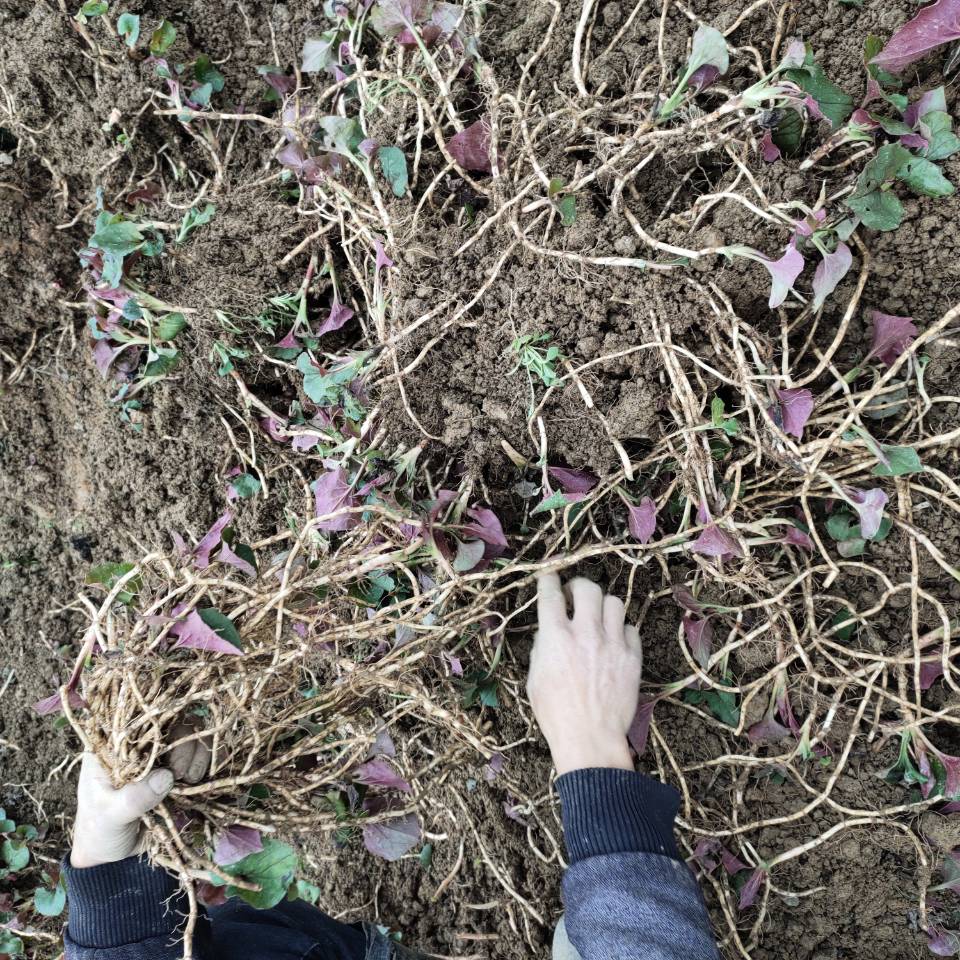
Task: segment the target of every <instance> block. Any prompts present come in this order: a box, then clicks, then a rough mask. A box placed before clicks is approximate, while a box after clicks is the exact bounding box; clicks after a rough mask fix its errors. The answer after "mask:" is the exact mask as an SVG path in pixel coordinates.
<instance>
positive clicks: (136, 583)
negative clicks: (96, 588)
mask: <svg viewBox="0 0 960 960" xmlns="http://www.w3.org/2000/svg"><path fill="white" fill-rule="evenodd" d="M133 567H134V564H132V563H101V564H100V565H99V566H96V567H91V569H90V571H89V573H87V583H99V584H102V585H103V586H104V587H106V588H107V590H112V589H113V588H114V587H115V586H116V584H117V581H118V580H119V579H120V578H121V577H122V576H124V575H125V574H127V573H129V572H130V571H131V570H132V569H133ZM142 587H143V580H142V579H141V577H140V575H139V574H138V575H137V576H135V577H131V578H130V579H129V580H128V581H127V582H126V583H125V584H124V585H123V590H121V591H120V593H118V594H117V599H118V600H119V601H120V603H122V604H125V605H127V606H129V605H130V602H131V601H132V600H133V598H134V597H135V596H136V595H137V594H138V593H139V592H140V590H141V588H142Z"/></svg>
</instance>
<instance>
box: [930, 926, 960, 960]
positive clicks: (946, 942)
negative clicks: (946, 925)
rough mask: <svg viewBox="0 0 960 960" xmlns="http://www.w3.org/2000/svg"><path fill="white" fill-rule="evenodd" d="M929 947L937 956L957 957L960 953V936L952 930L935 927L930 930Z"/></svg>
mask: <svg viewBox="0 0 960 960" xmlns="http://www.w3.org/2000/svg"><path fill="white" fill-rule="evenodd" d="M929 937H930V939H929V940H928V941H927V949H928V950H929V951H930V952H931V953H932V954H933V955H934V956H935V957H955V956H956V955H957V954H958V953H960V936H957V934H956V933H954V932H953V931H952V930H942V929H938V928H936V927H934V928H933V929H931V930H930V932H929Z"/></svg>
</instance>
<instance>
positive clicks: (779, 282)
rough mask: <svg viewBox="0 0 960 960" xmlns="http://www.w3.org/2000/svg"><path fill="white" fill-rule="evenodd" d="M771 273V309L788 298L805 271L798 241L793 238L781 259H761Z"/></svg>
mask: <svg viewBox="0 0 960 960" xmlns="http://www.w3.org/2000/svg"><path fill="white" fill-rule="evenodd" d="M760 262H761V263H762V264H763V265H764V266H765V267H766V268H767V270H768V272H769V273H770V277H771V279H772V281H773V282H772V284H771V286H770V303H769V306H770V309H771V310H773V309H776V308H777V307H779V306H780V304H782V303H783V301H784V300H786V299H787V294H788V293H789V292H790V291H791V290H792V289H793V284H794V281H795V280H796V279H797V277H799V276H800V274H801V273H802V272H803V267H804V260H803V254H802V253H800V251H799V250H798V249H797V246H796V242H795V241H794V240H791V241H790V243H788V244H787V249H786V250H785V251H784V254H783V256H782V257H781V258H780V259H779V260H768V259H766V258H764V259H763V260H761V261H760Z"/></svg>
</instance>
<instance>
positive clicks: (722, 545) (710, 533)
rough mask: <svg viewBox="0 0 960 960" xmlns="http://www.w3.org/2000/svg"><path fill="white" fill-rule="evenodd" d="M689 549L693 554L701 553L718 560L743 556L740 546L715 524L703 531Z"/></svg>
mask: <svg viewBox="0 0 960 960" xmlns="http://www.w3.org/2000/svg"><path fill="white" fill-rule="evenodd" d="M690 549H691V550H692V551H693V552H694V553H701V554H703V555H704V556H705V557H717V558H719V559H720V560H727V559H729V558H730V557H742V556H743V548H742V547H741V546H740V544H739V543H737V541H736V540H734V539H733V537H731V536H730V534H729V533H726V532H725V531H723V530H721V529H720V528H719V527H718V526H717V525H716V524H715V523H711V524H709V526H707V527H706V528H705V529H704V530H703V532H702V533H701V534H700V536H699V537H697V539H696V540H694V542H693V543H692V544H690Z"/></svg>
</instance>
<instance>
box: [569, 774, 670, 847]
mask: <svg viewBox="0 0 960 960" xmlns="http://www.w3.org/2000/svg"><path fill="white" fill-rule="evenodd" d="M557 792H558V793H559V794H560V801H561V804H562V810H563V836H564V840H565V841H566V844H567V850H568V852H569V854H570V862H571V863H576V862H577V861H579V860H586V859H587V857H596V856H600V855H602V854H606V853H658V854H661V855H662V856H665V857H671V858H673V859H674V860H680V859H681V857H680V854H679V852H678V850H677V844H676V841H675V840H674V839H673V820H674V817H676V815H677V810H678V808H679V806H680V794H679V793H678V792H677V791H676V790H674V788H673V787H670V786H667V785H666V784H663V783H660V782H659V781H658V780H653V779H651V778H650V777H648V776H647V775H646V774H643V773H634V772H632V771H630V770H619V769H613V768H608V767H592V768H590V769H588V770H574V771H573V772H571V773H565V774H564V775H563V776H562V777H557Z"/></svg>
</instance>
